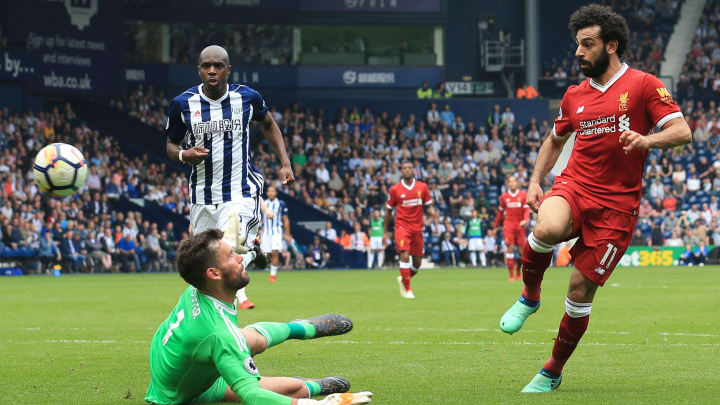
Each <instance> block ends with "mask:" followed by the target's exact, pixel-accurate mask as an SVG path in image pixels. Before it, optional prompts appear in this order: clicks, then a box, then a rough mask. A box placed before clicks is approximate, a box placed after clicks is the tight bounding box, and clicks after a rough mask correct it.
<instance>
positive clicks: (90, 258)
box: [0, 104, 182, 273]
mask: <svg viewBox="0 0 720 405" xmlns="http://www.w3.org/2000/svg"><path fill="white" fill-rule="evenodd" d="M53 142H65V143H70V144H73V145H78V146H79V147H80V149H81V150H82V151H83V152H84V154H85V157H86V159H87V163H88V167H89V169H90V170H89V173H88V178H87V182H86V184H85V186H84V187H83V188H82V189H81V190H80V191H79V192H78V193H76V194H75V195H73V196H72V197H69V198H66V199H63V200H58V199H54V198H50V197H48V196H47V195H46V194H44V193H42V192H40V191H39V190H38V188H37V186H36V185H35V182H34V181H33V175H32V161H33V159H34V156H35V155H36V154H37V152H38V151H39V150H40V149H41V148H42V147H43V146H45V145H46V144H50V143H53ZM142 162H143V159H142V158H137V159H129V158H128V157H126V156H125V155H124V154H123V151H122V148H121V147H120V145H119V143H118V140H117V139H113V138H112V137H107V136H101V135H100V134H99V133H98V131H96V130H93V129H91V128H88V127H87V126H86V125H85V124H84V123H82V122H81V121H80V120H78V119H77V117H76V115H75V113H74V112H73V110H72V108H71V107H70V105H69V104H67V105H65V107H64V108H53V109H52V110H51V111H46V112H40V113H38V114H37V115H36V114H35V113H33V112H27V113H25V114H22V115H21V114H10V113H9V112H8V110H7V109H4V110H0V181H1V182H2V187H0V222H1V223H2V226H1V227H0V257H1V258H2V261H4V262H5V261H13V260H14V261H18V262H20V263H21V268H22V270H23V271H24V272H26V273H37V272H46V271H49V269H51V268H52V267H54V266H61V267H62V269H63V270H62V271H73V272H75V271H84V272H109V271H124V272H132V271H167V270H170V269H171V267H172V266H171V259H172V258H173V257H174V255H175V249H176V248H177V245H178V243H179V239H178V238H177V237H176V233H175V230H174V227H173V224H172V223H168V224H158V223H157V222H154V221H153V220H152V219H150V218H143V217H142V214H141V213H140V212H132V211H130V212H127V213H123V212H121V211H119V210H118V209H117V206H116V201H117V198H118V197H119V196H120V195H121V194H122V195H126V196H128V197H130V196H132V195H134V194H135V195H138V194H140V193H142V192H143V190H145V191H147V193H146V194H147V196H149V197H152V195H153V194H158V193H159V194H161V195H166V194H167V193H168V192H170V193H179V194H182V191H181V190H180V189H181V188H182V187H181V188H178V189H175V190H172V188H171V187H167V186H165V184H166V183H169V184H171V183H172V180H168V181H166V180H167V179H166V178H165V177H164V173H165V170H164V168H163V167H162V166H161V165H145V164H143V163H142ZM171 179H172V177H171ZM160 190H162V191H160Z"/></svg>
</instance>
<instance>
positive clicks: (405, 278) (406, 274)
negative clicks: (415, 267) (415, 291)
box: [400, 269, 412, 291]
mask: <svg viewBox="0 0 720 405" xmlns="http://www.w3.org/2000/svg"><path fill="white" fill-rule="evenodd" d="M400 276H402V283H403V285H404V286H405V291H410V277H412V271H411V270H410V269H400Z"/></svg>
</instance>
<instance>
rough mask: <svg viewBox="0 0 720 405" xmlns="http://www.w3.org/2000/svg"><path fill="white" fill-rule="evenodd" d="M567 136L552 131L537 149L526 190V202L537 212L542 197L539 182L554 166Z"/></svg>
mask: <svg viewBox="0 0 720 405" xmlns="http://www.w3.org/2000/svg"><path fill="white" fill-rule="evenodd" d="M569 138H570V137H569V136H563V137H562V138H561V137H559V136H557V135H555V134H554V133H553V134H551V135H550V136H548V137H547V139H545V142H543V144H542V146H541V147H540V150H539V151H538V156H537V159H536V160H535V167H534V168H533V172H532V176H530V184H529V185H528V191H527V204H528V206H529V207H530V209H531V210H533V211H534V212H537V211H538V208H540V200H541V199H542V197H543V190H542V188H541V187H540V182H541V181H542V179H544V178H545V176H547V174H548V173H549V172H550V170H551V169H552V168H553V166H555V162H557V160H558V157H560V152H562V150H563V146H565V142H567V140H568V139H569Z"/></svg>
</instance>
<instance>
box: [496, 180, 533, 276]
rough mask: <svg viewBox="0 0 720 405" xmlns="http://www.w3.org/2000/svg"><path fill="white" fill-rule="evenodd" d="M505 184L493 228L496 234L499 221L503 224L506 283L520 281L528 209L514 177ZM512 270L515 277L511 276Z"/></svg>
mask: <svg viewBox="0 0 720 405" xmlns="http://www.w3.org/2000/svg"><path fill="white" fill-rule="evenodd" d="M505 184H506V185H507V188H508V191H507V192H505V193H503V194H502V195H501V196H500V207H499V208H498V209H499V211H498V214H497V216H496V217H495V225H494V228H495V230H496V232H497V228H498V226H500V221H502V223H503V238H504V239H505V246H506V247H507V250H506V251H505V263H506V264H507V267H508V272H509V273H510V278H509V279H508V281H514V280H518V281H519V280H522V275H521V272H520V261H521V259H522V248H523V246H525V241H526V238H525V227H526V226H527V225H528V223H529V222H530V207H528V205H527V194H525V192H524V191H522V190H519V189H518V186H519V185H520V183H519V182H518V179H517V178H516V177H515V176H510V177H508V178H507V180H506V182H505ZM515 246H517V248H518V260H515ZM513 268H514V269H515V275H513Z"/></svg>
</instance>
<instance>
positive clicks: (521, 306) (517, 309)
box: [500, 297, 540, 335]
mask: <svg viewBox="0 0 720 405" xmlns="http://www.w3.org/2000/svg"><path fill="white" fill-rule="evenodd" d="M523 301H524V298H523V297H520V299H519V300H517V301H516V302H515V303H514V304H513V306H511V307H510V309H508V310H507V312H505V314H504V315H503V316H502V318H500V330H502V331H503V332H505V333H509V334H511V335H512V334H513V333H515V332H517V331H519V330H520V328H522V326H523V324H524V323H525V320H526V319H527V317H528V316H530V315H532V314H534V313H535V312H536V311H537V310H538V308H540V301H538V303H537V305H535V306H534V307H533V306H530V305H527V304H525V303H524V302H523Z"/></svg>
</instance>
